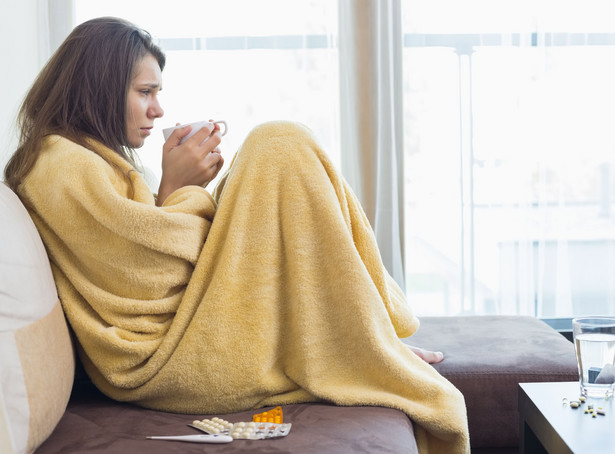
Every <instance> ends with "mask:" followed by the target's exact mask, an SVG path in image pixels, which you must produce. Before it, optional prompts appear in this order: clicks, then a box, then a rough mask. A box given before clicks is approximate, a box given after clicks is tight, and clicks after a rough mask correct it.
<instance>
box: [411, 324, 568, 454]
mask: <svg viewBox="0 0 615 454" xmlns="http://www.w3.org/2000/svg"><path fill="white" fill-rule="evenodd" d="M404 342H406V343H409V344H413V345H418V346H420V347H423V348H427V349H430V350H439V351H442V352H443V353H444V358H445V359H444V361H442V362H441V363H440V364H436V365H435V366H434V367H435V368H436V369H437V370H438V372H440V374H442V375H443V376H444V377H446V378H447V379H448V380H449V381H450V382H451V383H453V384H454V385H455V386H456V387H457V389H459V390H460V391H461V392H462V394H463V395H464V397H465V401H466V407H467V412H468V426H469V429H470V444H471V445H472V449H473V450H475V449H478V448H496V447H497V448H500V447H510V448H511V447H516V446H518V444H519V412H518V409H517V399H518V388H519V383H527V382H560V381H577V380H578V370H577V362H576V356H575V352H574V345H573V344H572V342H570V341H569V340H568V339H566V337H564V336H563V335H562V334H560V333H558V332H557V331H555V330H554V329H553V328H551V327H550V326H549V325H547V324H546V323H545V322H543V321H542V320H540V319H537V318H535V317H529V316H515V315H485V316H483V315H481V316H455V317H423V318H421V326H420V328H419V330H418V332H417V333H416V334H415V335H414V336H412V337H411V338H408V339H404Z"/></svg>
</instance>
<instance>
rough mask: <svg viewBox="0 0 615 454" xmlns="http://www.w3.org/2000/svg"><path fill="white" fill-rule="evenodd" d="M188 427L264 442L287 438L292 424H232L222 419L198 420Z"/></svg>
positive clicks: (253, 422) (212, 433)
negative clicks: (271, 439)
mask: <svg viewBox="0 0 615 454" xmlns="http://www.w3.org/2000/svg"><path fill="white" fill-rule="evenodd" d="M188 425H189V426H190V427H194V428H195V429H198V430H200V431H202V432H205V433H207V434H211V435H216V434H221V435H229V436H231V437H232V438H233V439H234V440H241V439H243V440H263V439H266V438H278V437H285V436H286V435H288V433H289V432H290V428H291V426H292V424H290V423H274V422H256V421H250V422H236V423H232V422H228V421H226V420H224V419H222V418H212V419H202V420H198V419H197V420H195V421H192V424H188Z"/></svg>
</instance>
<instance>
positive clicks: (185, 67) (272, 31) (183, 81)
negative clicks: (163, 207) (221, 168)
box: [75, 0, 339, 177]
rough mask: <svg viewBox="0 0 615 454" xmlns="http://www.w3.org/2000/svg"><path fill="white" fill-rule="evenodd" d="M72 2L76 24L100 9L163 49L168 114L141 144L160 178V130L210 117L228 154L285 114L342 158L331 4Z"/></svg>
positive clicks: (269, 0)
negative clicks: (221, 125)
mask: <svg viewBox="0 0 615 454" xmlns="http://www.w3.org/2000/svg"><path fill="white" fill-rule="evenodd" d="M75 8H76V9H75V18H76V22H77V23H81V22H83V21H85V20H87V19H91V18H93V17H98V16H118V17H122V18H124V19H127V20H130V21H132V22H134V23H135V24H137V25H138V26H140V27H142V28H144V29H146V30H148V31H149V32H150V33H151V34H152V36H153V37H154V38H155V39H156V40H157V42H158V43H159V44H160V46H161V47H162V48H163V50H164V51H165V53H166V55H167V66H166V68H165V70H164V73H163V91H162V92H161V102H162V104H163V108H164V109H165V116H164V117H163V118H162V119H159V120H158V121H157V122H156V129H157V130H158V131H157V132H154V133H153V135H152V137H151V138H150V139H148V142H146V145H145V146H144V147H143V149H141V150H140V151H139V155H140V157H141V160H142V161H143V163H144V164H145V165H146V166H147V167H148V168H150V169H151V170H153V171H154V172H155V173H156V174H157V176H158V177H160V172H161V171H160V156H161V150H162V144H163V137H162V132H161V131H162V129H163V128H165V127H167V126H172V125H174V124H175V123H178V122H179V123H190V122H193V121H199V120H208V119H210V118H212V119H217V120H226V122H227V124H228V126H229V133H228V134H227V135H226V136H225V137H224V141H223V144H222V146H221V149H222V151H223V155H224V156H226V157H227V162H230V161H229V160H228V158H230V157H231V156H232V155H233V154H234V152H235V151H236V150H237V147H239V146H240V145H241V143H242V142H243V139H244V138H245V136H246V134H247V133H248V132H249V131H250V129H252V128H253V127H254V126H256V125H257V124H259V123H262V122H265V121H269V120H280V119H284V120H295V121H299V122H302V123H305V124H306V125H308V126H309V127H310V128H312V129H313V130H314V131H315V133H316V135H317V136H318V138H319V139H320V141H321V143H322V145H323V147H324V149H325V150H326V151H327V152H328V153H329V155H330V157H331V159H332V160H333V161H334V162H335V163H338V164H339V133H338V131H339V119H338V115H339V109H338V106H339V82H338V63H337V61H338V57H337V47H336V45H335V43H334V40H333V38H332V36H334V34H335V33H336V30H337V5H336V2H330V1H327V0H293V1H292V2H288V1H283V0H264V1H259V2H254V1H251V0H227V1H224V2H219V1H212V0H177V1H175V2H172V3H169V2H166V1H165V2H163V1H160V0H138V1H137V0H135V1H130V2H126V1H124V0H107V1H105V2H91V1H87V0H76V1H75ZM264 11H265V12H266V13H265V14H263V12H264ZM255 18H258V19H257V20H256V19H255Z"/></svg>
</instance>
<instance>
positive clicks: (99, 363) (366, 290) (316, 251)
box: [19, 122, 469, 453]
mask: <svg viewBox="0 0 615 454" xmlns="http://www.w3.org/2000/svg"><path fill="white" fill-rule="evenodd" d="M93 146H94V147H95V149H96V153H94V152H92V151H89V150H87V149H85V148H83V147H80V146H78V145H76V144H74V143H72V142H70V141H68V140H66V139H63V138H61V137H58V136H52V137H49V138H48V139H47V140H46V143H45V147H44V150H43V152H42V154H41V156H40V158H39V160H38V162H37V164H36V166H35V168H34V169H33V171H32V172H31V173H30V174H29V176H28V177H27V179H26V180H25V181H24V183H23V184H22V185H21V187H20V188H19V192H20V195H21V197H22V200H24V202H25V204H26V205H27V207H28V209H29V210H30V213H31V215H32V217H33V218H34V220H35V222H36V225H37V227H38V229H39V230H40V233H41V236H42V237H43V240H44V242H45V245H46V247H47V249H48V252H49V255H50V258H51V261H52V266H53V271H54V277H55V279H56V283H57V287H58V292H59V295H60V298H61V301H62V304H63V307H64V310H65V312H66V315H67V318H68V320H69V322H70V324H71V326H72V328H73V329H74V331H75V333H76V336H77V338H78V341H79V344H80V346H79V348H80V355H81V358H82V360H83V362H84V365H85V368H86V370H87V372H88V374H89V375H90V376H91V378H92V380H93V381H94V383H95V384H96V385H97V386H98V387H99V388H100V389H101V390H102V391H103V392H104V393H106V394H107V395H109V396H110V397H112V398H114V399H117V400H121V401H131V402H134V403H137V404H139V405H142V406H144V407H149V408H154V409H160V410H166V411H173V412H185V413H203V414H205V413H208V414H216V413H218V414H221V413H227V412H234V411H239V410H246V409H257V408H261V407H263V406H268V405H279V404H289V403H296V402H306V401H329V402H333V403H336V404H338V405H380V406H387V407H393V408H398V409H401V410H403V411H404V412H406V413H407V414H408V415H409V416H410V417H411V418H412V420H413V421H414V423H415V427H416V435H417V441H418V444H419V448H420V450H421V452H424V453H432V452H436V453H440V452H442V453H462V452H463V453H465V452H469V440H468V432H467V420H466V411H465V405H464V401H463V397H462V395H461V394H460V393H459V391H458V390H456V389H455V388H454V387H453V386H452V385H451V384H450V383H449V382H448V381H446V380H445V379H444V378H442V377H441V376H440V375H439V374H438V373H437V372H436V371H435V370H434V369H433V368H432V367H431V366H430V365H428V364H426V363H425V362H423V361H422V360H421V359H419V358H418V357H417V356H416V355H414V353H412V352H411V351H410V350H409V349H408V348H407V346H405V345H404V344H403V343H402V342H401V341H400V340H399V337H407V336H409V335H411V334H412V333H414V332H415V331H416V329H417V328H418V320H417V319H416V318H415V317H414V315H413V314H412V312H411V310H410V309H409V307H408V306H407V305H406V303H405V299H404V295H403V294H402V292H401V290H400V289H399V287H398V286H397V285H396V284H395V283H394V281H393V280H392V279H391V278H390V276H389V275H388V274H387V273H386V271H385V270H384V268H383V265H382V263H381V260H380V256H379V252H378V249H377V246H376V243H375V239H374V236H373V232H372V230H371V228H370V226H369V223H368V221H367V219H366V218H365V215H364V213H363V211H362V209H361V207H360V206H359V204H358V202H357V200H356V198H355V196H354V195H353V193H352V192H351V190H350V189H349V187H348V186H347V184H346V183H345V182H344V180H343V179H342V178H341V177H340V176H339V174H338V173H337V172H336V171H335V169H334V168H333V166H332V164H331V163H330V162H329V160H328V159H327V157H326V155H325V154H324V152H323V151H322V150H321V149H320V147H319V145H318V144H317V143H316V142H315V140H314V138H313V137H312V135H311V133H310V132H309V131H308V130H307V129H306V128H304V127H302V126H299V125H296V124H293V123H285V122H279V123H268V124H265V125H261V126H259V127H258V128H256V129H255V130H254V131H253V132H252V133H251V134H250V135H249V136H248V138H247V139H246V141H245V143H244V145H243V146H242V148H241V149H240V150H239V152H238V153H237V154H236V156H235V158H234V159H233V162H232V164H231V166H230V169H229V170H228V171H227V173H226V174H225V175H224V176H223V177H222V178H221V180H220V183H219V185H218V186H217V188H216V189H215V191H214V195H213V196H212V195H210V194H209V193H208V192H207V191H206V190H204V189H203V188H200V187H194V186H193V187H185V188H183V189H181V190H178V191H176V192H175V193H173V194H172V195H171V196H170V197H169V198H168V199H167V200H166V201H165V203H164V206H163V207H156V206H155V200H154V196H152V194H151V192H150V191H149V189H148V188H147V186H146V184H145V182H144V180H143V178H142V176H141V175H140V174H139V173H138V172H136V171H134V170H133V169H132V168H131V166H130V165H129V164H128V163H127V162H125V161H124V160H122V159H121V158H120V157H119V156H118V155H116V154H115V153H113V152H112V151H111V150H108V149H106V148H105V147H102V146H100V145H97V144H93ZM214 215H215V216H214ZM291 422H292V421H291Z"/></svg>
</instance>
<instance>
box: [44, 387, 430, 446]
mask: <svg viewBox="0 0 615 454" xmlns="http://www.w3.org/2000/svg"><path fill="white" fill-rule="evenodd" d="M283 410H284V422H290V423H292V428H291V431H290V433H289V435H288V436H286V437H283V438H277V439H268V440H234V441H233V442H231V443H226V444H200V443H186V442H180V441H161V440H149V439H146V437H147V436H152V435H192V434H200V433H201V432H199V431H197V430H196V429H193V428H191V427H188V426H187V424H190V423H191V422H192V421H193V420H195V419H204V418H210V419H211V418H212V417H214V416H219V417H221V418H223V419H226V420H227V421H230V422H241V421H245V422H247V421H251V420H252V415H254V414H255V413H259V411H245V412H241V413H233V414H230V415H182V414H172V413H164V412H159V411H154V410H147V409H143V408H139V407H136V406H133V405H130V404H126V403H118V402H114V401H111V400H110V399H108V398H107V397H105V396H103V395H102V394H101V393H100V392H99V391H98V390H96V389H95V388H93V387H92V386H91V385H90V386H88V385H87V384H81V385H77V386H76V387H75V390H74V391H73V396H72V398H71V402H70V403H69V405H68V408H67V410H66V412H65V414H64V416H63V418H62V419H61V420H60V423H59V425H58V427H56V430H55V431H54V433H53V434H52V435H51V437H50V438H48V439H47V440H46V441H45V442H44V443H43V444H42V446H41V447H40V448H39V449H38V450H37V451H36V452H37V454H65V453H73V452H79V453H80V454H86V453H101V452H104V453H111V454H115V453H117V454H127V453H147V454H158V453H160V454H163V453H164V454H171V453H182V454H189V453H192V452H194V453H253V454H259V453H263V454H265V453H305V454H308V453H314V454H321V453H327V454H357V453H359V454H360V453H365V454H368V453H370V454H373V453H391V454H416V453H418V450H417V447H416V441H415V439H414V431H413V428H412V422H411V421H410V420H409V419H408V417H407V416H406V415H405V414H404V413H402V412H401V411H399V410H394V409H391V408H382V407H338V406H334V405H328V404H323V403H306V404H293V405H285V406H283Z"/></svg>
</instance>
